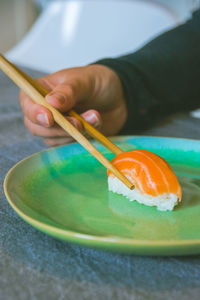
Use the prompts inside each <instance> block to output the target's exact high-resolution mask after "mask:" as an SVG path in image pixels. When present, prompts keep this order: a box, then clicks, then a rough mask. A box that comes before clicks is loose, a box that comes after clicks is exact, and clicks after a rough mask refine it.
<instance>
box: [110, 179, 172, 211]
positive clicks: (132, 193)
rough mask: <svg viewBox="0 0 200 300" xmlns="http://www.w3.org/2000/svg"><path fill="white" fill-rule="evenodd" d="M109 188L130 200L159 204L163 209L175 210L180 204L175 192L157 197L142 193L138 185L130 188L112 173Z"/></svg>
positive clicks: (150, 204)
mask: <svg viewBox="0 0 200 300" xmlns="http://www.w3.org/2000/svg"><path fill="white" fill-rule="evenodd" d="M127 177H128V176H127ZM128 178H129V177H128ZM129 180H130V181H131V182H133V180H132V178H129ZM133 184H134V182H133ZM108 189H109V191H112V192H113V193H117V194H121V195H123V196H125V197H127V198H128V199H129V200H130V201H134V200H135V201H137V202H139V203H141V204H145V205H148V206H157V209H158V210H161V211H165V210H173V208H174V206H175V205H176V204H178V197H177V195H175V194H167V193H165V194H162V195H160V196H157V197H154V196H151V195H148V194H141V193H140V191H139V189H138V188H137V187H136V186H135V188H134V189H133V190H130V189H129V188H128V187H127V186H126V185H125V184H124V183H123V182H121V181H120V180H119V179H118V178H117V177H115V176H113V175H112V174H111V175H109V176H108Z"/></svg>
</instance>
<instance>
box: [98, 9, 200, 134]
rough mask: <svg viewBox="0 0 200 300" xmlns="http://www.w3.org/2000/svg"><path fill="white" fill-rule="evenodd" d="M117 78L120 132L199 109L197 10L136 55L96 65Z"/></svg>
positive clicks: (199, 28) (199, 20)
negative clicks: (124, 114)
mask: <svg viewBox="0 0 200 300" xmlns="http://www.w3.org/2000/svg"><path fill="white" fill-rule="evenodd" d="M97 63H98V64H102V65H105V66H107V67H109V68H111V69H112V70H114V71H115V72H116V73H117V75H118V76H119V78H120V80H121V82H122V86H123V90H124V95H125V99H126V103H127V110H128V118H127V121H126V124H125V126H124V128H123V132H126V133H129V132H133V129H142V128H145V127H147V126H149V124H152V122H153V121H155V120H158V119H160V118H161V117H163V116H165V115H167V114H171V113H174V112H177V111H184V110H188V109H193V108H196V107H198V106H200V10H198V11H196V12H195V13H194V15H193V18H192V19H191V20H189V21H188V22H187V23H185V24H183V25H181V26H178V27H176V28H175V29H172V30H170V31H169V32H166V33H164V34H162V35H161V36H159V37H157V38H155V39H154V40H152V41H151V42H150V43H148V44H147V45H145V46H144V47H143V48H141V49H140V50H138V51H137V52H135V53H132V54H129V55H125V56H122V57H119V58H116V59H104V60H100V61H98V62H97Z"/></svg>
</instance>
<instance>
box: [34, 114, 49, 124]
mask: <svg viewBox="0 0 200 300" xmlns="http://www.w3.org/2000/svg"><path fill="white" fill-rule="evenodd" d="M37 120H38V122H39V123H40V124H41V125H43V126H49V119H48V116H47V114H38V115H37Z"/></svg>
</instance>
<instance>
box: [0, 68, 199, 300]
mask: <svg viewBox="0 0 200 300" xmlns="http://www.w3.org/2000/svg"><path fill="white" fill-rule="evenodd" d="M29 74H30V75H31V76H33V77H37V76H39V75H40V74H39V73H38V72H36V71H29ZM143 134H144V135H155V136H175V137H186V138H194V139H200V119H193V118H191V117H190V116H189V115H186V114H182V115H176V116H173V117H171V118H170V119H168V120H165V121H164V122H163V123H162V124H159V126H156V127H155V128H153V129H149V130H147V131H145V132H143ZM45 147H46V146H45V145H44V144H43V142H42V140H41V139H40V138H37V137H33V136H32V135H31V134H30V133H29V132H28V130H27V129H26V128H25V126H24V124H23V115H22V113H21V110H20V106H19V103H18V88H17V87H15V86H14V84H13V83H12V82H11V81H10V80H9V79H8V78H6V77H5V76H4V75H3V74H2V73H0V299H4V300H7V299H15V300H18V299H20V300H23V299H24V300H27V299H31V300H32V299H49V300H50V299H57V300H59V299H73V300H76V299H81V300H82V299H87V300H89V299H95V300H98V299H120V300H121V299H137V300H138V299H148V300H151V299H154V300H156V299H159V300H162V299H170V300H171V299H183V300H184V299H193V300H194V299H200V256H188V257H144V256H143V257H142V256H134V255H122V254H114V253H109V252H104V251H99V250H93V249H89V248H84V247H80V246H77V245H74V244H70V243H66V242H62V241H59V240H56V239H54V238H52V237H50V236H48V235H45V234H43V233H41V232H39V231H38V230H36V229H34V228H33V227H31V226H30V225H28V224H27V223H25V222H24V221H23V220H22V219H20V217H19V216H18V215H17V214H16V213H15V212H14V211H13V210H12V208H11V207H10V206H9V204H8V202H7V200H6V198H5V195H4V193H3V179H4V177H5V175H6V173H7V171H8V170H9V169H10V168H11V167H12V166H13V165H14V164H15V163H17V162H18V161H19V160H21V159H23V158H24V157H27V156H29V155H30V154H32V153H34V152H38V151H40V150H42V149H44V148H45Z"/></svg>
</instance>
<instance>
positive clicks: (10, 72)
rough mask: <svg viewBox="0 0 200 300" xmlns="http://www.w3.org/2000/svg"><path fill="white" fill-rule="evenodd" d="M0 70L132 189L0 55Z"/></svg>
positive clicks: (84, 138) (113, 167) (18, 71)
mask: <svg viewBox="0 0 200 300" xmlns="http://www.w3.org/2000/svg"><path fill="white" fill-rule="evenodd" d="M0 68H1V69H2V71H3V72H4V73H5V74H7V76H8V77H9V78H10V79H11V80H13V81H14V82H15V83H16V85H18V86H19V87H20V88H21V89H22V90H23V91H24V92H25V93H26V94H27V95H28V96H29V97H31V99H33V100H34V101H35V102H36V103H38V104H41V105H43V106H45V107H46V108H48V109H49V110H50V111H51V113H52V114H53V117H54V120H55V122H56V123H57V124H59V125H60V126H61V127H62V128H63V129H64V130H65V131H67V132H68V133H69V134H70V135H71V136H72V137H73V138H74V139H75V140H76V141H77V142H78V143H80V144H81V145H82V146H83V147H84V148H85V149H86V150H88V151H89V152H90V153H91V154H92V155H93V156H94V157H95V158H96V159H97V160H98V161H99V162H100V163H102V164H103V165H104V166H105V167H106V168H107V169H109V170H110V171H111V172H112V173H113V174H114V175H115V176H116V177H117V178H118V179H119V180H121V181H122V182H123V183H124V184H125V185H126V186H127V187H128V188H130V189H133V188H134V185H133V184H132V183H131V182H130V181H129V180H128V179H127V178H126V177H125V176H124V175H123V174H122V173H121V172H120V171H119V170H118V169H117V168H116V167H115V166H114V165H112V164H111V163H110V161H109V160H108V159H107V158H106V157H104V156H103V154H102V153H101V152H99V151H98V149H97V148H96V147H95V146H94V145H93V144H91V143H90V142H89V141H88V140H87V138H86V137H85V136H84V135H82V134H81V132H80V131H78V129H76V128H75V127H74V126H73V125H72V124H71V123H70V122H69V121H68V120H67V119H66V118H65V117H64V116H63V115H62V114H61V113H60V112H59V111H58V110H56V109H55V108H54V107H53V106H51V105H50V104H49V103H48V102H47V101H46V100H45V98H44V96H43V95H41V93H40V92H39V91H38V90H37V88H35V86H34V85H33V82H31V81H29V80H27V76H28V75H27V76H24V74H25V73H24V72H22V71H21V70H19V68H16V67H15V66H13V65H12V63H10V62H9V61H8V60H7V59H5V57H4V56H3V55H2V54H0Z"/></svg>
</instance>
